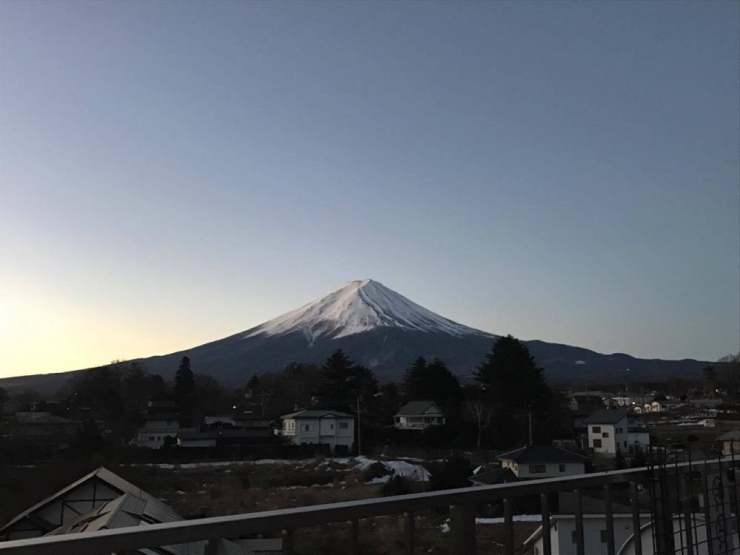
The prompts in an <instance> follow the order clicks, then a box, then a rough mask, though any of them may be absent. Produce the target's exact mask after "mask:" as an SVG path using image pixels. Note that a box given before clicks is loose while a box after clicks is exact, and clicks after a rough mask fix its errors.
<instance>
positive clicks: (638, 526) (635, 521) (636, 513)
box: [630, 482, 642, 555]
mask: <svg viewBox="0 0 740 555" xmlns="http://www.w3.org/2000/svg"><path fill="white" fill-rule="evenodd" d="M630 497H631V498H632V499H631V500H630V501H631V502H632V533H633V534H634V538H635V539H634V542H635V555H642V520H641V519H640V497H639V492H638V489H637V482H630Z"/></svg>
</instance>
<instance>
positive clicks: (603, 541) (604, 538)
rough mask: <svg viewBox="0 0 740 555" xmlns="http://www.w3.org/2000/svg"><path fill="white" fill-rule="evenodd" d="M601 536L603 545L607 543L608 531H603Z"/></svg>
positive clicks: (600, 533)
mask: <svg viewBox="0 0 740 555" xmlns="http://www.w3.org/2000/svg"><path fill="white" fill-rule="evenodd" d="M599 535H600V536H601V543H606V530H601V531H600V532H599Z"/></svg>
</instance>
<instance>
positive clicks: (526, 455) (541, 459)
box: [498, 445, 587, 464]
mask: <svg viewBox="0 0 740 555" xmlns="http://www.w3.org/2000/svg"><path fill="white" fill-rule="evenodd" d="M498 459H499V460H500V461H504V460H506V461H515V462H517V463H520V464H525V463H584V462H585V461H586V460H587V459H586V457H584V456H583V455H579V454H578V453H574V452H573V451H567V450H566V449H561V448H560V447H555V446H554V445H529V446H524V447H520V448H519V449H514V450H513V451H509V452H508V453H503V454H502V455H499V456H498Z"/></svg>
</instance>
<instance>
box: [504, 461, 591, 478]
mask: <svg viewBox="0 0 740 555" xmlns="http://www.w3.org/2000/svg"><path fill="white" fill-rule="evenodd" d="M501 467H502V468H509V469H511V471H512V472H513V473H514V474H516V475H517V477H519V478H522V479H523V478H529V479H532V480H534V479H540V478H557V477H559V476H576V475H578V474H584V473H585V472H586V469H585V466H584V464H583V463H540V464H530V463H523V464H518V463H516V462H515V461H510V460H502V461H501Z"/></svg>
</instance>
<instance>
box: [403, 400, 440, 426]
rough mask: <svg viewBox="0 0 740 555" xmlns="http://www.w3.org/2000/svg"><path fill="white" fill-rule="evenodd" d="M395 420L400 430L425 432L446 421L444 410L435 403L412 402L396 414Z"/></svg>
mask: <svg viewBox="0 0 740 555" xmlns="http://www.w3.org/2000/svg"><path fill="white" fill-rule="evenodd" d="M394 420H395V422H394V426H395V427H396V428H398V429H399V430H423V429H425V428H428V427H429V426H438V425H441V424H444V423H445V421H446V420H445V415H444V413H443V412H442V409H440V408H439V406H438V405H437V403H435V402H434V401H411V402H410V403H407V404H406V405H404V406H403V407H402V408H401V410H399V411H398V413H396V416H395V417H394Z"/></svg>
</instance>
